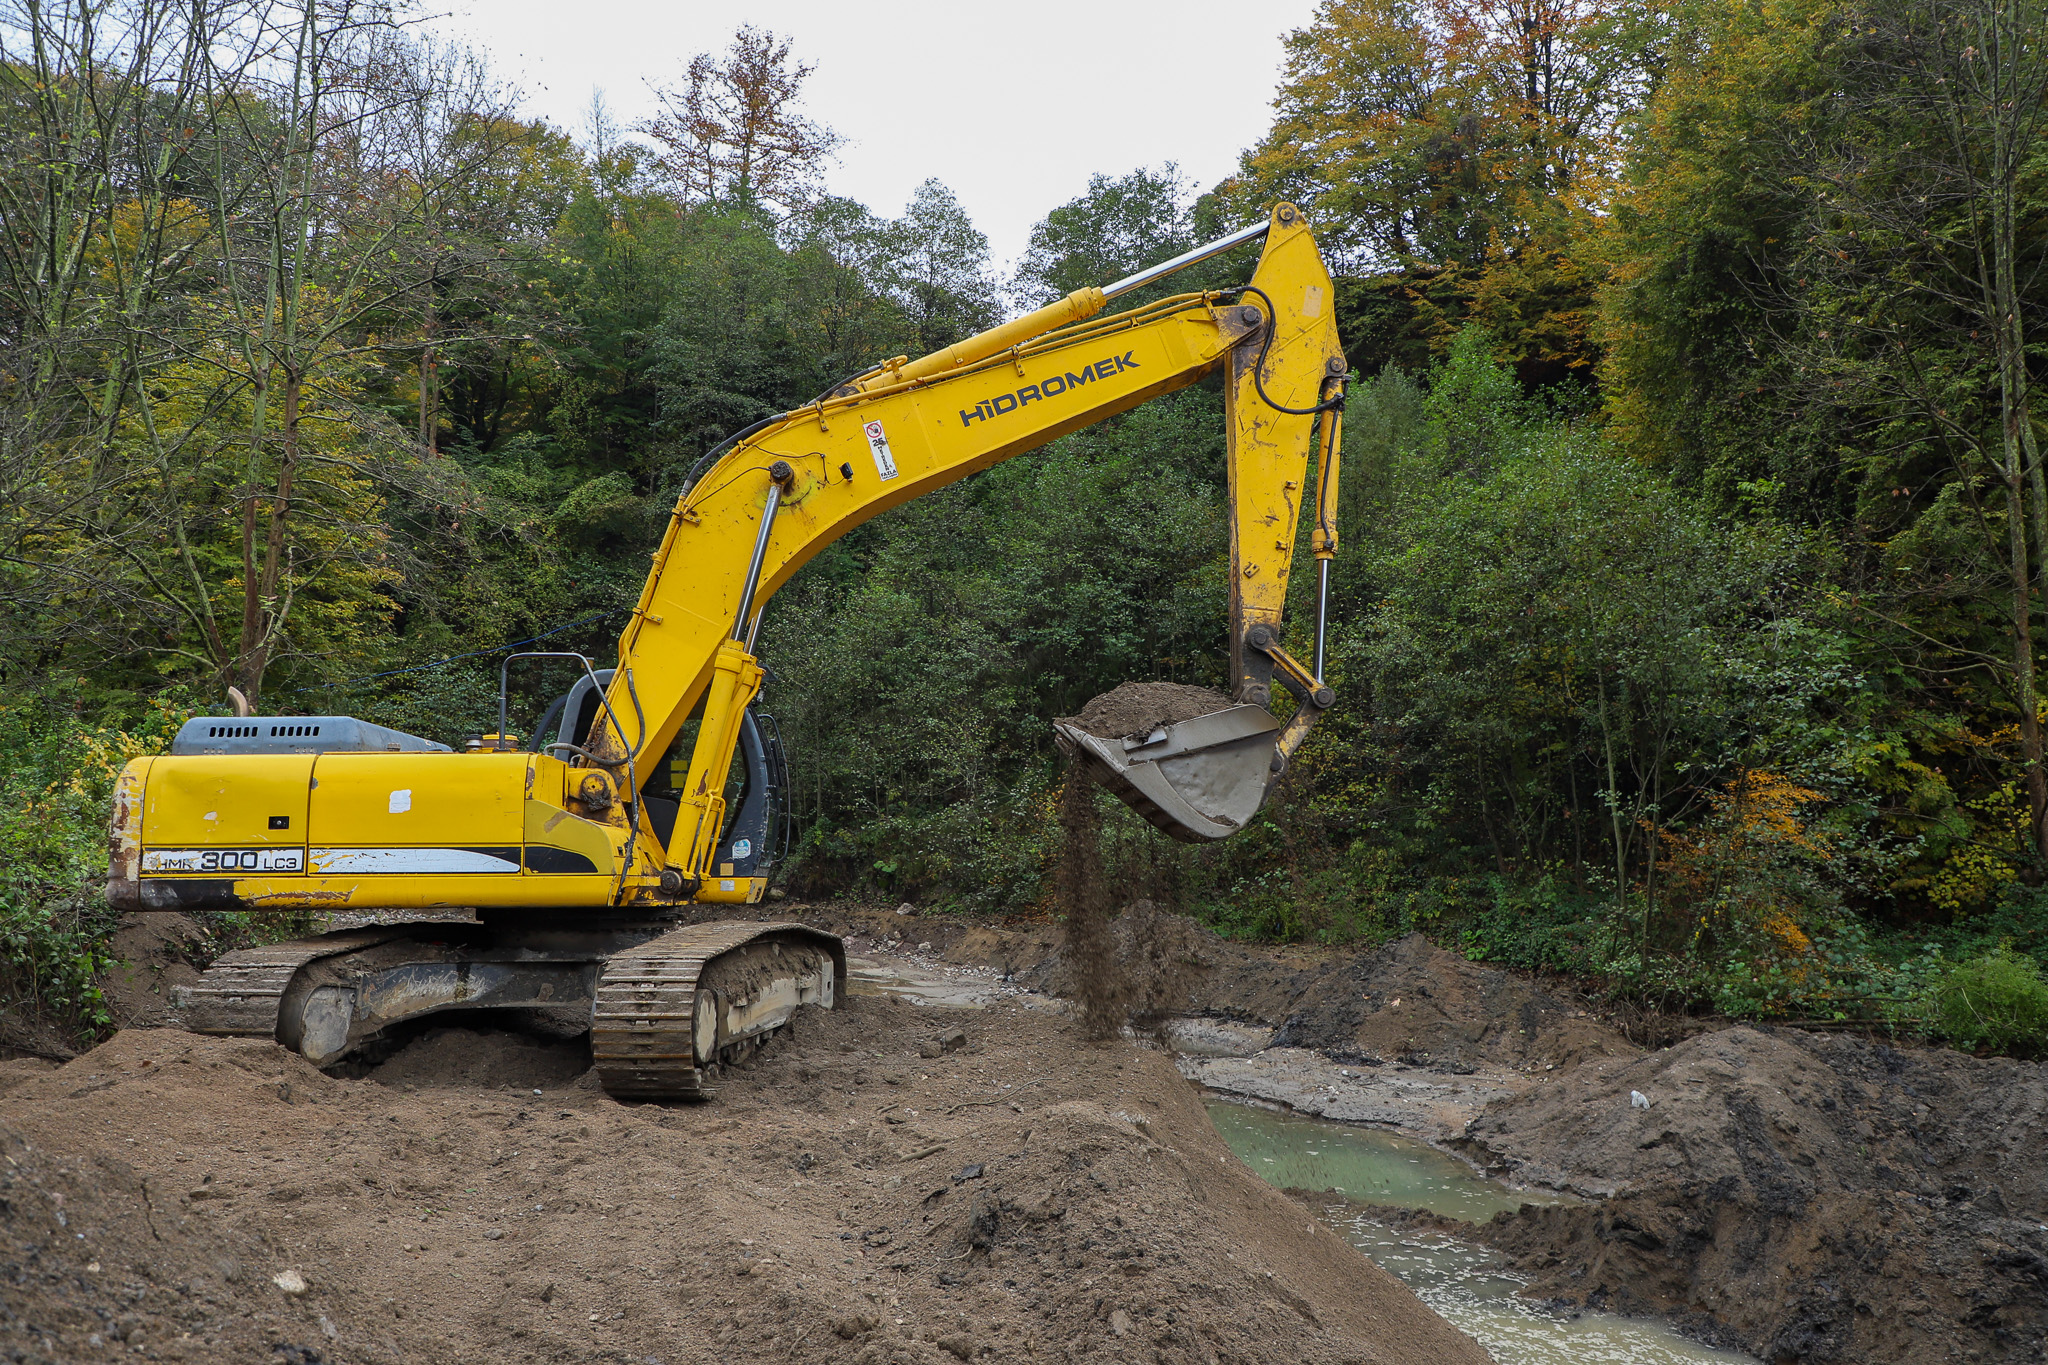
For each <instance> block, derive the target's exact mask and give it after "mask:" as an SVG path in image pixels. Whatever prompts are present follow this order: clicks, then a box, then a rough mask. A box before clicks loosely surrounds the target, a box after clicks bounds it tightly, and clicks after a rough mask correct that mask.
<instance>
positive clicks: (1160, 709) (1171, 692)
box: [1059, 682, 1237, 739]
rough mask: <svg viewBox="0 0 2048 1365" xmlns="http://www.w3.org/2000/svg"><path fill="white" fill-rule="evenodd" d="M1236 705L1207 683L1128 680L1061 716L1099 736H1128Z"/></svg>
mask: <svg viewBox="0 0 2048 1365" xmlns="http://www.w3.org/2000/svg"><path fill="white" fill-rule="evenodd" d="M1235 705H1237V703H1236V702H1234V701H1232V700H1231V699H1230V698H1229V697H1227V696H1225V695H1223V693H1221V692H1217V691H1213V690H1211V689H1210V688H1207V687H1191V686H1189V685H1188V684H1186V683H1172V682H1127V683H1124V684H1123V685H1121V686H1119V687H1114V688H1111V689H1110V690H1109V691H1107V692H1104V693H1103V694H1102V695H1101V696H1099V697H1096V698H1094V699H1093V700H1091V701H1090V702H1089V703H1088V704H1087V705H1086V706H1084V707H1082V708H1081V714H1079V715H1077V716H1061V717H1060V718H1059V719H1060V721H1061V722H1062V723H1063V724H1067V725H1072V726H1075V727H1076V728H1078V729H1082V730H1086V731H1087V732H1088V733H1089V734H1091V735H1094V736H1096V737H1097V738H1100V739H1125V738H1128V737H1130V736H1132V735H1142V734H1146V733H1149V732H1150V731H1152V730H1155V729H1157V728H1158V727H1159V726H1162V725H1177V724H1179V723H1180V722H1181V721H1184V720H1192V719H1193V718H1194V717H1196V716H1205V715H1207V714H1209V713H1210V712H1211V711H1221V710H1223V709H1224V708H1225V707H1228V706H1235Z"/></svg>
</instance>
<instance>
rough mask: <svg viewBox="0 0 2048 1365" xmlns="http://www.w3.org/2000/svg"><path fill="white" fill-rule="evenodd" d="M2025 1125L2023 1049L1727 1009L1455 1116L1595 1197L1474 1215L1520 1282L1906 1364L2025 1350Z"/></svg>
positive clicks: (1758, 1343)
mask: <svg viewBox="0 0 2048 1365" xmlns="http://www.w3.org/2000/svg"><path fill="white" fill-rule="evenodd" d="M1636 1096H1640V1097H1641V1099H1640V1100H1638V1099H1636V1098H1635V1097H1636ZM1645 1105H1647V1107H1645ZM2044 1123H2048V1076H2044V1071H2043V1068H2042V1067H2041V1066H2039V1065H2035V1064H2029V1063H2022V1062H2016V1061H2010V1060H2003V1059H2000V1060H1989V1061H1980V1060H1978V1059H1975V1058H1971V1057H1965V1056H1961V1055H1959V1054H1957V1053H1953V1052H1946V1051H1939V1050H1931V1049H1909V1048H1895V1047H1890V1046H1886V1045H1884V1044H1881V1043H1876V1042H1872V1041H1869V1040H1866V1039H1861V1038H1855V1037H1845V1036H1828V1035H1815V1034H1811V1033H1804V1032H1800V1031H1797V1030H1790V1029H1785V1030H1776V1029H1762V1030H1760V1029H1753V1028H1732V1029H1725V1030H1723V1031H1720V1032H1717V1033H1713V1034H1708V1035H1704V1036H1701V1037H1697V1038H1692V1039H1689V1040H1687V1041H1686V1042H1683V1043H1680V1044H1678V1045H1677V1046H1675V1047H1672V1048H1669V1049H1667V1050H1665V1051H1662V1052H1657V1053H1654V1054H1651V1055H1648V1056H1643V1057H1639V1058H1635V1059H1632V1060H1626V1059H1614V1060H1603V1061H1598V1062H1595V1063H1592V1064H1590V1065H1588V1066H1584V1067H1581V1068H1579V1069H1578V1070H1577V1071H1575V1072H1573V1073H1572V1074H1570V1075H1569V1076H1567V1077H1565V1078H1563V1079H1562V1080H1559V1081H1556V1082H1554V1083H1552V1084H1549V1085H1545V1086H1542V1087H1540V1088H1537V1089H1534V1090H1531V1091H1529V1092H1528V1093H1526V1094H1524V1095H1522V1096H1520V1097H1518V1098H1516V1099H1512V1100H1508V1101H1505V1102H1503V1103H1500V1104H1496V1105H1494V1106H1492V1107H1490V1108H1489V1109H1488V1110H1487V1112H1486V1114H1485V1116H1484V1117H1482V1118H1481V1119H1480V1120H1479V1121H1478V1122H1477V1123H1475V1124H1474V1125H1473V1128H1472V1130H1471V1133H1470V1135H1469V1136H1470V1140H1471V1142H1472V1145H1473V1146H1472V1150H1473V1152H1474V1154H1475V1155H1478V1156H1479V1157H1481V1159H1484V1160H1488V1161H1490V1162H1491V1163H1492V1164H1493V1165H1495V1166H1496V1167H1497V1168H1498V1169H1501V1170H1503V1171H1505V1172H1507V1173H1509V1174H1511V1175H1512V1176H1514V1177H1515V1178H1516V1179H1518V1180H1524V1181H1540V1182H1543V1183H1547V1184H1553V1185H1559V1186H1563V1187H1566V1188H1576V1189H1579V1190H1582V1191H1585V1192H1589V1193H1602V1192H1607V1191H1613V1193H1614V1197H1613V1198H1612V1199H1610V1200H1608V1201H1606V1202H1605V1203H1603V1204H1601V1205H1598V1206H1594V1207H1587V1208H1566V1209H1544V1210H1526V1211H1524V1213H1523V1214H1522V1215H1520V1216H1519V1217H1513V1218H1503V1219H1501V1220H1499V1221H1497V1223H1496V1224H1495V1225H1494V1226H1493V1227H1492V1228H1491V1229H1490V1230H1489V1235H1490V1240H1493V1241H1495V1242H1496V1243H1497V1244H1498V1245H1500V1246H1501V1247H1503V1248H1504V1249H1506V1250H1508V1251H1510V1252H1511V1253H1516V1254H1517V1255H1518V1256H1519V1258H1520V1260H1521V1263H1522V1266H1523V1268H1524V1269H1526V1270H1527V1271H1529V1272H1530V1273H1531V1274H1532V1275H1533V1276H1534V1279H1533V1282H1532V1285H1531V1292H1532V1293H1536V1294H1540V1295H1543V1296H1546V1297H1552V1298H1557V1299H1562V1300H1566V1301H1569V1302H1573V1303H1583V1304H1594V1305H1601V1306H1606V1307H1613V1308H1618V1309H1621V1310H1622V1311H1628V1312H1655V1313H1666V1314H1671V1315H1674V1316H1679V1317H1684V1316H1686V1315H1698V1314H1707V1315H1711V1316H1712V1317H1713V1318H1715V1319H1716V1320H1718V1321H1720V1322H1722V1323H1724V1324H1727V1325H1728V1326H1730V1327H1732V1328H1733V1329H1735V1331H1736V1332H1737V1333H1738V1334H1739V1335H1740V1336H1741V1337H1742V1338H1743V1339H1744V1342H1745V1345H1746V1346H1747V1347H1748V1349H1749V1350H1751V1351H1752V1352H1754V1353H1756V1354H1757V1355H1760V1356H1762V1357H1763V1358H1764V1359H1766V1360H1810V1361H1816V1362H1827V1361H1844V1362H1847V1361H1867V1360H1885V1361H1897V1362H1906V1363H1908V1365H1913V1363H1917V1362H1922V1361H1928V1362H1931V1361H1935V1360H1950V1359H1956V1358H1964V1359H1982V1360H1987V1361H2002V1360H2038V1359H2040V1356H2041V1351H2042V1348H2043V1345H2044V1341H2048V1322H2044V1321H2043V1308H2044V1303H2048V1297H2044V1290H2048V1153H2044V1152H2043V1150H2042V1148H2041V1144H2040V1139H2039V1134H2040V1133H2041V1131H2042V1128H2043V1125H2044Z"/></svg>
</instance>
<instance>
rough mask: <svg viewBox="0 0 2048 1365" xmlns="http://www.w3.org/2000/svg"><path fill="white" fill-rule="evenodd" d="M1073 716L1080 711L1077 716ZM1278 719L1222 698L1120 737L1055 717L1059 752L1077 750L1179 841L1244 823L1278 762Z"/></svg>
mask: <svg viewBox="0 0 2048 1365" xmlns="http://www.w3.org/2000/svg"><path fill="white" fill-rule="evenodd" d="M1077 719H1078V718H1077ZM1279 733H1280V722H1279V721H1277V720H1275V719H1273V717H1272V715H1271V713H1269V712H1268V711H1267V710H1266V708H1265V707H1263V706H1249V705H1239V706H1227V707H1224V708H1223V709H1222V710H1218V711H1210V712H1208V713H1207V714H1204V715H1198V716H1191V717H1189V718H1188V719H1186V720H1181V721H1176V722H1174V723H1172V724H1166V725H1155V726H1152V727H1150V728H1149V729H1146V730H1144V731H1141V732H1139V733H1136V734H1131V735H1126V736H1124V737H1122V738H1105V737H1103V736H1101V735H1096V734H1091V733H1089V732H1088V731H1087V730H1085V729H1083V728H1082V727H1081V726H1079V725H1077V724H1075V723H1074V720H1073V719H1068V720H1055V721H1054V722H1053V734H1054V738H1055V741H1056V742H1057V743H1058V744H1059V746H1060V750H1061V752H1063V753H1065V754H1066V755H1067V756H1068V757H1069V758H1076V757H1078V758H1080V759H1082V760H1083V761H1084V762H1085V763H1086V764H1087V767H1088V769H1089V771H1090V773H1091V774H1092V775H1093V776H1094V777H1095V780H1096V781H1098V782H1100V783H1102V785H1103V786H1105V787H1107V788H1109V789H1110V790H1111V791H1113V792H1115V793H1116V794H1117V795H1118V796H1119V797H1121V798H1122V799H1123V802H1124V804H1125V805H1128V806H1129V807H1130V808H1131V809H1132V810H1135V811H1136V812H1138V814H1140V815H1142V816H1144V817H1145V818H1146V819H1147V820H1149V821H1150V822H1151V823H1152V824H1153V825H1155V826H1157V827H1158V828H1159V829H1161V830H1163V831H1164V832H1166V833H1167V834H1170V835H1172V836H1173V837H1174V838H1176V839H1179V840H1182V841H1183V842H1185V843H1191V844H1195V843H1202V842H1204V841H1206V840H1210V839H1222V838H1226V837H1228V836H1229V835H1232V834H1235V833H1237V832H1238V830H1240V829H1242V828H1243V827H1244V825H1245V823H1246V822H1247V821H1249V820H1250V819H1251V818H1252V817H1253V816H1254V815H1256V814H1258V811H1259V805H1260V803H1262V802H1263V801H1264V800H1265V799H1266V783H1267V782H1268V781H1269V780H1271V778H1272V777H1273V774H1274V771H1275V769H1276V768H1278V767H1280V766H1282V765H1281V764H1279V763H1278V762H1276V760H1277V759H1278V757H1279V747H1278V739H1279Z"/></svg>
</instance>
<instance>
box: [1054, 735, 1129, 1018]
mask: <svg viewBox="0 0 2048 1365" xmlns="http://www.w3.org/2000/svg"><path fill="white" fill-rule="evenodd" d="M1059 812H1060V833H1061V835H1062V836H1063V838H1062V839H1061V841H1060V844H1061V846H1060V862H1059V870H1058V873H1057V875H1056V877H1055V880H1054V884H1053V899H1054V902H1055V903H1056V905H1057V906H1058V908H1059V909H1060V910H1061V911H1063V912H1064V913H1065V915H1066V917H1067V941H1066V954H1067V961H1068V962H1069V963H1071V964H1072V966H1073V972H1074V990H1075V995H1076V997H1077V999H1078V1000H1079V1002H1080V1005H1081V1022H1082V1023H1083V1024H1084V1025H1086V1027H1087V1029H1088V1033H1089V1036H1090V1037H1094V1038H1111V1037H1114V1036H1115V1035H1116V1034H1117V1032H1118V1031H1119V1030H1121V1029H1122V1028H1123V1024H1124V1016H1125V1014H1126V1013H1127V1010H1126V1006H1125V997H1126V995H1127V989H1126V985H1125V982H1124V979H1123V973H1122V972H1121V971H1119V970H1118V967H1117V960H1116V943H1115V941H1114V940H1113V939H1112V938H1111V936H1110V932H1109V906H1110V894H1109V886H1108V884H1107V883H1106V882H1105V881H1104V880H1103V876H1102V813H1101V812H1100V811H1099V810H1097V809H1096V807H1095V777H1094V775H1093V774H1092V773H1091V772H1090V771H1089V768H1088V765H1087V764H1086V763H1085V762H1083V761H1082V760H1081V759H1079V758H1075V759H1073V760H1072V761H1070V762H1069V763H1068V764H1067V780H1066V783H1065V785H1063V786H1062V787H1061V788H1060V807H1059Z"/></svg>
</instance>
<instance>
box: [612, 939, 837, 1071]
mask: <svg viewBox="0 0 2048 1365" xmlns="http://www.w3.org/2000/svg"><path fill="white" fill-rule="evenodd" d="M845 982H846V952H845V949H844V947H843V946H842V945H841V944H840V942H839V940H838V939H837V938H836V937H834V936H833V935H831V934H825V933H820V932H819V931H818V930H816V929H811V928H808V927H806V926H804V925H801V924H760V923H753V922H747V921H726V922H723V923H718V924H696V925H691V926H689V927H687V928H683V929H676V930H673V931H671V932H669V933H666V934H663V935H661V936H660V937H659V938H654V939H650V940H648V941H647V942H646V943H643V944H641V945H640V946H639V947H637V948H629V949H625V950H623V951H621V952H619V953H616V954H614V955H613V956H612V958H611V959H610V960H609V961H608V962H607V963H606V965H605V970H604V975H603V977H602V978H601V979H600V980H599V982H598V987H597V1002H596V1007H595V1009H594V1010H593V1013H592V1019H591V1029H590V1050H591V1054H592V1057H593V1059H594V1060H595V1061H596V1063H597V1074H598V1078H599V1080H601V1081H602V1082H603V1084H604V1088H605V1092H606V1093H607V1094H609V1095H613V1096H615V1097H618V1098H620V1099H691V1098H703V1097H706V1096H708V1095H709V1094H710V1093H711V1086H710V1079H711V1077H710V1071H711V1068H713V1067H714V1066H716V1065H717V1064H718V1062H719V1060H720V1059H722V1058H729V1057H731V1056H732V1055H734V1054H735V1053H736V1052H738V1051H740V1050H742V1049H744V1048H746V1047H750V1046H752V1045H753V1044H755V1043H756V1042H758V1041H759V1040H760V1039H761V1038H762V1037H764V1036H766V1035H767V1034H768V1033H771V1032H773V1031H774V1030H775V1029H777V1028H780V1027H782V1025H783V1024H785V1023H786V1022H787V1021H788V1018H789V1015H790V1014H791V1013H793V1012H794V1010H795V1009H796V1007H797V1006H799V1005H803V1004H821V1005H824V1006H826V1007H828V1008H829V1007H830V1006H831V1005H832V1004H833V1003H834V1001H835V1000H836V999H837V997H838V995H839V994H840V993H841V992H842V991H843V990H844V988H845Z"/></svg>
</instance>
